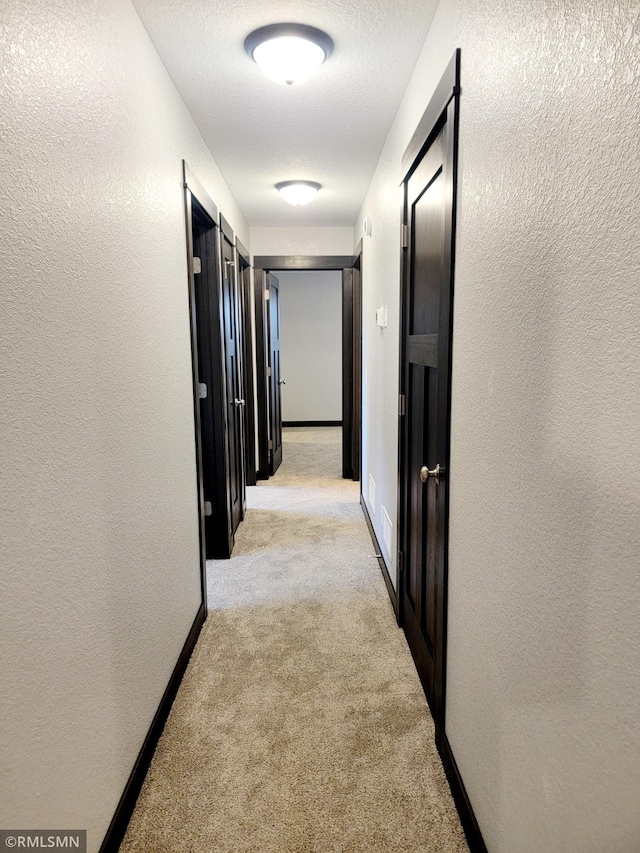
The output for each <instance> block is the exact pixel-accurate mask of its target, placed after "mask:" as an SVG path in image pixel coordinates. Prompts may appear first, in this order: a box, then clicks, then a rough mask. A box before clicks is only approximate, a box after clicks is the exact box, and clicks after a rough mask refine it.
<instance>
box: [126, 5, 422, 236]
mask: <svg viewBox="0 0 640 853" xmlns="http://www.w3.org/2000/svg"><path fill="white" fill-rule="evenodd" d="M133 3H134V5H135V7H136V9H137V10H138V13H139V15H140V17H141V18H142V20H143V22H144V24H145V26H146V28H147V30H148V32H149V34H150V35H151V38H152V39H153V42H154V44H155V46H156V49H157V50H158V52H159V54H160V56H161V57H162V59H163V61H164V63H165V65H166V67H167V69H168V71H169V73H170V75H171V77H172V78H173V80H174V82H175V84H176V86H177V87H178V90H179V91H180V93H181V95H182V97H183V98H184V101H185V103H186V104H187V107H188V108H189V110H190V112H191V114H192V116H193V117H194V119H195V121H196V124H197V125H198V127H199V128H200V131H201V133H202V135H203V137H204V139H205V141H206V142H207V145H208V146H209V148H210V149H211V152H212V153H213V156H214V157H215V159H216V162H217V163H218V166H219V167H220V170H221V171H222V174H223V175H224V177H225V179H226V181H227V183H228V184H229V187H230V189H231V191H232V193H233V194H234V196H235V198H236V200H237V201H238V204H239V205H240V207H241V209H242V211H243V213H244V214H245V216H246V218H247V220H248V222H249V224H250V225H262V226H265V225H280V226H282V225H305V226H308V225H353V223H354V221H355V218H356V215H357V213H358V210H359V209H360V206H361V203H362V200H363V197H364V194H365V191H366V189H367V187H368V185H369V181H370V179H371V176H372V174H373V171H374V169H375V166H376V163H377V160H378V157H379V155H380V152H381V150H382V147H383V145H384V141H385V139H386V136H387V133H388V130H389V127H390V125H391V122H392V120H393V117H394V115H395V113H396V111H397V109H398V106H399V103H400V100H401V98H402V95H403V93H404V90H405V88H406V85H407V82H408V80H409V76H410V74H411V71H412V69H413V66H414V64H415V61H416V59H417V57H418V54H419V52H420V49H421V47H422V44H423V42H424V39H425V37H426V34H427V30H428V28H429V25H430V23H431V20H432V18H433V14H434V12H435V8H436V6H437V0H403V2H401V3H399V4H398V5H396V4H395V3H393V2H390V0H366V2H365V0H314V2H311V1H310V0H281V2H278V0H272V2H269V0H267V2H264V3H260V2H255V0H254V2H248V0H133ZM289 21H293V22H296V23H304V24H310V25H311V26H315V27H320V28H321V29H323V30H325V31H326V32H327V33H329V35H330V36H331V38H332V39H333V41H334V44H335V48H334V52H333V54H332V55H331V57H330V58H329V60H328V61H327V62H326V63H325V64H324V65H323V66H322V68H321V69H320V71H319V72H318V74H317V75H316V76H315V77H314V78H312V79H311V80H309V81H308V82H307V83H305V84H303V85H300V86H293V87H285V86H278V85H277V84H275V83H273V82H272V81H270V80H269V79H268V78H266V77H265V76H264V75H263V74H262V72H261V71H260V70H259V69H258V67H257V65H256V64H255V63H254V62H253V61H251V60H250V59H249V57H248V56H247V54H246V53H245V52H244V47H243V45H244V40H245V38H246V36H247V35H248V33H249V32H251V31H252V30H254V29H256V28H257V27H260V26H264V25H266V24H271V23H278V22H289ZM292 178H303V179H306V180H313V181H319V182H320V183H321V184H322V185H323V189H322V190H321V192H320V193H319V195H318V197H317V199H316V200H315V201H313V202H312V203H311V204H310V205H308V206H307V207H303V208H294V207H291V206H290V205H288V204H287V203H286V202H285V201H283V200H282V199H281V198H280V196H279V194H278V193H277V191H276V190H275V189H274V186H273V185H274V184H275V183H276V182H277V181H284V180H290V179H292Z"/></svg>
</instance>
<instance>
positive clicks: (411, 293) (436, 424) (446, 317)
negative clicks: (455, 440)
mask: <svg viewBox="0 0 640 853" xmlns="http://www.w3.org/2000/svg"><path fill="white" fill-rule="evenodd" d="M449 112H450V113H451V117H450V118H451V120H448V119H447V115H448V113H447V111H445V113H444V114H443V116H442V117H441V119H440V130H439V132H438V133H437V135H436V136H435V139H434V141H433V142H432V143H431V145H430V146H429V148H428V149H427V151H426V153H424V154H423V155H422V157H421V159H420V160H419V162H418V164H417V166H414V170H413V172H412V174H411V177H410V178H409V179H408V180H407V181H405V185H404V186H405V199H406V222H407V225H408V241H407V242H408V247H407V257H406V261H405V263H406V277H405V290H404V306H403V322H404V334H403V352H402V364H403V371H404V381H403V387H404V393H405V397H406V401H405V402H406V415H405V417H404V436H403V444H402V447H403V450H402V453H403V456H402V458H401V476H402V484H403V486H402V488H403V491H404V496H405V497H404V523H403V528H404V536H405V539H404V547H405V552H404V563H405V570H404V572H403V573H402V575H403V578H402V581H401V583H402V602H401V606H402V618H403V627H404V630H405V633H406V636H407V640H408V643H409V647H410V649H411V652H412V654H413V657H414V660H415V663H416V667H417V669H418V673H419V675H420V678H421V680H422V684H423V687H424V690H425V693H426V696H427V699H428V701H429V705H430V707H431V710H432V713H433V716H434V720H435V722H436V728H437V731H438V730H439V726H440V724H441V722H442V719H443V710H444V704H443V700H444V663H445V660H444V654H445V649H444V643H445V639H446V548H447V475H448V471H447V468H448V459H449V410H450V403H449V388H450V369H451V316H452V312H451V308H452V296H453V288H452V253H453V243H452V234H453V221H452V217H453V197H454V180H453V151H454V127H453V125H454V118H453V115H454V114H453V105H450V107H449ZM436 132H437V128H436Z"/></svg>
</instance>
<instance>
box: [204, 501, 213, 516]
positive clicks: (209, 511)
mask: <svg viewBox="0 0 640 853" xmlns="http://www.w3.org/2000/svg"><path fill="white" fill-rule="evenodd" d="M204 514H205V515H206V516H209V515H213V509H212V508H211V501H205V502H204Z"/></svg>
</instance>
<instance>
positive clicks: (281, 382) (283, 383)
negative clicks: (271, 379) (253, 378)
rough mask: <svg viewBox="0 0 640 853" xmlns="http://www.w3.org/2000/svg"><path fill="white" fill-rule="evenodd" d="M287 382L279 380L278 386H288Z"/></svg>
mask: <svg viewBox="0 0 640 853" xmlns="http://www.w3.org/2000/svg"><path fill="white" fill-rule="evenodd" d="M286 384H287V383H286V381H285V380H284V379H278V385H286Z"/></svg>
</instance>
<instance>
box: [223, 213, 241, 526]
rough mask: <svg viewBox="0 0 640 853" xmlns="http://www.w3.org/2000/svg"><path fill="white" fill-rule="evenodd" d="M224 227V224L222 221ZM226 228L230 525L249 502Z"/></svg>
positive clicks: (236, 314)
mask: <svg viewBox="0 0 640 853" xmlns="http://www.w3.org/2000/svg"><path fill="white" fill-rule="evenodd" d="M223 228H224V224H223ZM225 230H226V229H224V230H223V236H222V305H223V331H224V348H225V363H226V386H227V401H226V402H227V453H228V457H229V500H230V510H231V529H232V531H233V532H234V533H235V531H236V529H237V527H238V524H239V523H240V522H241V521H242V519H243V517H244V511H245V503H246V488H245V478H244V425H243V420H244V415H243V409H244V405H245V401H244V396H243V391H242V326H241V320H240V310H239V303H238V282H237V279H236V265H235V258H234V249H233V245H232V244H231V243H230V242H229V240H228V239H227V237H226V234H225V233H224V232H225Z"/></svg>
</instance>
